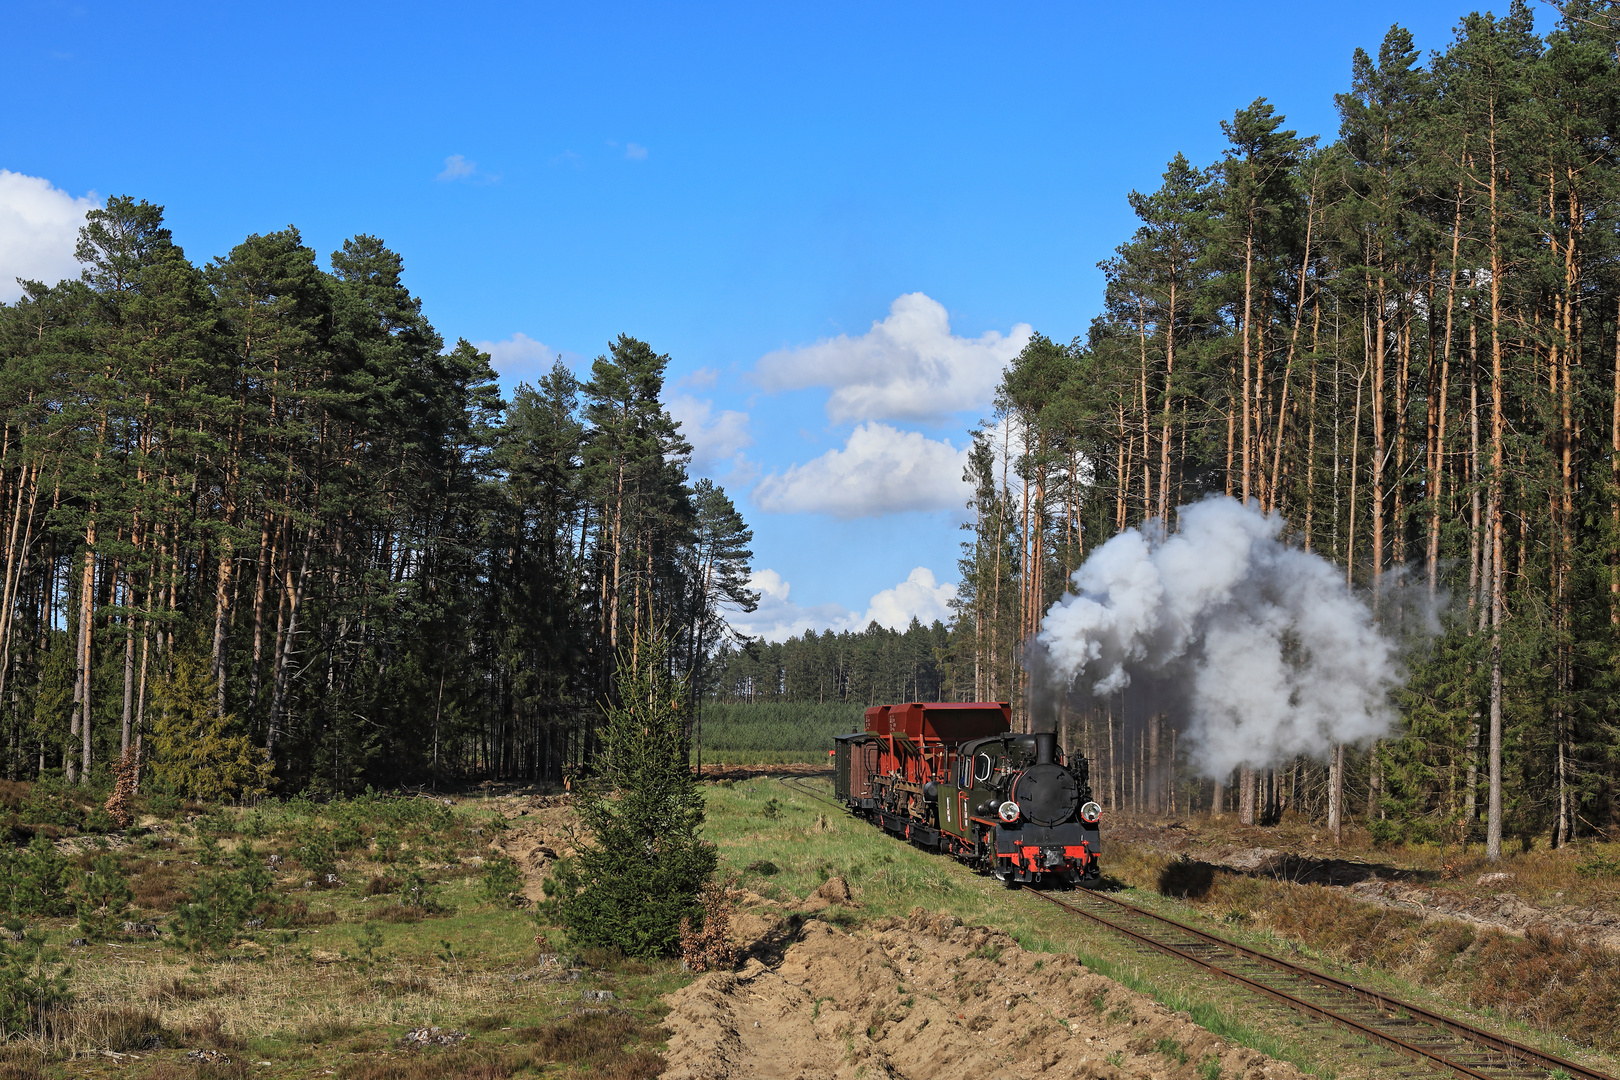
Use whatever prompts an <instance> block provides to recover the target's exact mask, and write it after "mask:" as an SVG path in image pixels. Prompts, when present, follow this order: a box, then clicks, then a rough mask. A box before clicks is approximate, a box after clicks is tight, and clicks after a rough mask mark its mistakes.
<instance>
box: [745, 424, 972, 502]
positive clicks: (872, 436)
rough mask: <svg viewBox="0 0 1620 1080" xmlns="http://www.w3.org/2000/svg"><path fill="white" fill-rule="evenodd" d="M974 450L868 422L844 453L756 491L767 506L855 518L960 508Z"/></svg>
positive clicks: (772, 479)
mask: <svg viewBox="0 0 1620 1080" xmlns="http://www.w3.org/2000/svg"><path fill="white" fill-rule="evenodd" d="M967 458H968V451H967V449H966V448H963V449H961V450H958V449H956V448H955V447H953V446H952V445H951V444H950V443H948V442H946V441H944V440H941V439H930V438H928V437H927V436H924V435H922V434H920V433H918V432H915V431H901V430H900V429H898V428H894V427H890V426H889V425H888V424H878V423H871V424H861V425H858V426H857V427H856V428H855V430H854V431H852V432H850V436H849V439H848V441H847V442H845V444H844V448H843V449H842V450H829V451H827V452H826V453H825V454H822V455H821V456H820V457H818V458H813V459H811V460H810V461H807V462H805V463H804V464H802V465H790V466H788V468H787V470H786V471H785V472H782V473H771V474H770V475H769V476H766V477H765V478H764V479H762V480H760V482H759V483H758V484H757V485H755V487H754V492H753V496H754V502H755V504H757V505H758V506H759V507H760V508H761V509H763V510H767V511H771V512H774V513H781V514H792V513H804V512H810V513H822V514H831V515H832V516H833V517H835V518H840V519H843V520H848V519H850V518H859V517H878V516H881V515H883V514H896V513H904V512H906V511H912V510H919V511H931V510H945V509H952V510H960V509H961V508H962V506H963V505H964V504H965V503H966V502H967V498H968V495H969V491H968V487H967V484H966V483H965V482H964V481H963V480H962V470H963V468H965V467H966V465H967Z"/></svg>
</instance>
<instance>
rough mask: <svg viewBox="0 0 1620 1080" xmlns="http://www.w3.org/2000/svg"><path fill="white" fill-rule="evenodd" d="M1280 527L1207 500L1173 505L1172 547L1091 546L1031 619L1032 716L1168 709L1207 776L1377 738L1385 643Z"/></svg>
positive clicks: (1152, 526)
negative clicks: (1051, 703)
mask: <svg viewBox="0 0 1620 1080" xmlns="http://www.w3.org/2000/svg"><path fill="white" fill-rule="evenodd" d="M1282 526H1283V521H1282V519H1281V518H1280V517H1278V516H1277V515H1274V514H1272V515H1266V514H1262V513H1260V512H1259V511H1258V510H1255V509H1253V508H1252V507H1246V506H1244V505H1242V504H1240V503H1238V502H1236V501H1235V500H1233V499H1229V498H1220V497H1212V498H1209V499H1206V500H1204V501H1203V502H1200V503H1197V504H1195V505H1192V506H1187V507H1184V508H1182V510H1181V518H1180V531H1179V532H1177V533H1175V534H1174V535H1170V536H1165V535H1163V533H1162V531H1161V530H1159V529H1158V528H1157V523H1156V522H1150V523H1149V524H1148V526H1147V528H1146V529H1144V530H1138V529H1131V530H1127V531H1126V532H1123V533H1121V534H1119V535H1118V536H1115V537H1114V538H1113V539H1111V540H1109V541H1108V542H1107V543H1106V544H1104V545H1103V546H1102V547H1100V548H1098V549H1097V550H1096V551H1095V552H1093V553H1092V555H1091V557H1090V558H1089V559H1087V560H1086V561H1085V564H1084V565H1082V566H1081V567H1080V569H1078V570H1076V571H1075V573H1074V578H1073V581H1074V586H1075V590H1076V592H1075V593H1073V594H1070V595H1067V596H1065V597H1063V598H1062V599H1061V600H1059V601H1058V602H1057V603H1055V604H1053V605H1052V607H1051V610H1049V611H1048V612H1047V613H1046V617H1045V619H1043V620H1042V622H1041V631H1040V634H1039V636H1038V637H1037V640H1036V647H1035V649H1034V650H1032V656H1031V661H1032V663H1031V667H1030V673H1031V682H1032V683H1033V684H1035V694H1034V700H1032V703H1031V704H1032V706H1033V709H1034V711H1036V712H1039V711H1041V700H1040V699H1041V698H1042V696H1047V697H1053V696H1056V695H1062V694H1065V693H1072V694H1075V695H1077V696H1078V697H1079V698H1080V699H1081V700H1082V701H1087V700H1089V701H1091V702H1093V703H1099V704H1101V703H1108V704H1110V705H1112V704H1113V703H1114V702H1117V701H1118V700H1119V699H1120V698H1121V697H1123V698H1126V699H1127V700H1129V701H1131V703H1132V706H1133V708H1132V709H1131V710H1130V711H1133V712H1136V713H1137V715H1142V714H1143V710H1144V709H1152V710H1161V711H1165V712H1168V713H1170V714H1171V717H1172V720H1173V721H1176V722H1177V726H1178V727H1180V728H1181V729H1182V731H1183V733H1184V737H1185V738H1186V740H1187V741H1188V743H1189V746H1188V750H1189V751H1190V753H1189V755H1188V760H1189V761H1190V762H1191V763H1192V764H1193V766H1194V768H1196V769H1197V771H1199V772H1200V773H1202V774H1203V775H1205V776H1211V777H1220V776H1225V775H1228V774H1229V773H1230V772H1231V771H1232V770H1233V769H1234V768H1236V767H1237V766H1239V765H1250V766H1254V767H1264V766H1268V765H1275V764H1280V763H1282V762H1285V761H1287V760H1289V759H1291V758H1293V757H1294V756H1295V755H1299V754H1304V755H1307V756H1310V757H1315V758H1322V757H1325V756H1326V755H1327V753H1328V751H1329V749H1330V748H1331V746H1332V745H1333V744H1334V743H1339V742H1343V743H1354V742H1362V741H1365V740H1369V739H1375V738H1379V737H1382V736H1383V735H1385V734H1387V733H1388V732H1389V730H1390V727H1391V725H1392V723H1393V720H1394V714H1393V710H1392V708H1391V705H1390V702H1389V694H1390V691H1391V690H1392V689H1394V688H1395V687H1396V686H1397V685H1398V684H1399V682H1400V679H1401V677H1402V668H1401V664H1400V658H1399V651H1398V647H1397V645H1396V642H1395V641H1394V640H1393V639H1392V638H1391V637H1389V636H1386V635H1385V634H1383V633H1381V632H1380V630H1379V628H1378V626H1377V625H1376V624H1375V623H1374V621H1373V613H1372V612H1371V611H1370V610H1369V609H1368V607H1367V605H1366V604H1365V603H1363V602H1362V601H1361V599H1359V598H1358V597H1357V596H1356V595H1355V594H1354V593H1353V592H1351V590H1350V589H1349V587H1348V586H1346V584H1345V581H1344V572H1343V571H1342V570H1340V569H1339V568H1337V567H1335V566H1333V564H1331V563H1329V562H1328V561H1327V560H1325V559H1323V558H1322V557H1320V556H1318V555H1314V554H1312V553H1310V552H1307V551H1301V550H1298V549H1296V548H1290V547H1287V546H1285V545H1284V544H1283V543H1282V542H1281V541H1280V540H1279V539H1278V534H1279V533H1280V532H1281V530H1282Z"/></svg>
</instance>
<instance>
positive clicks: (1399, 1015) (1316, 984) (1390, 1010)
mask: <svg viewBox="0 0 1620 1080" xmlns="http://www.w3.org/2000/svg"><path fill="white" fill-rule="evenodd" d="M778 779H779V780H780V782H781V783H782V784H783V785H784V786H786V787H788V788H790V789H791V790H793V791H794V792H796V793H798V794H800V795H803V796H805V797H806V798H810V799H814V800H815V801H817V802H821V803H825V804H827V805H828V806H831V807H834V808H835V809H838V810H840V811H845V812H847V810H848V808H847V807H845V806H844V805H843V804H842V803H839V802H836V801H835V800H832V799H828V798H825V797H823V796H822V795H820V794H818V793H817V792H815V791H813V790H811V789H810V787H809V785H808V784H806V783H805V782H803V781H802V780H799V779H798V778H796V777H787V776H784V777H779V778H778ZM1024 891H1025V892H1027V893H1030V894H1031V895H1033V896H1035V897H1036V898H1038V899H1040V900H1042V901H1044V902H1046V903H1048V904H1052V905H1054V906H1056V907H1059V908H1063V909H1064V910H1066V911H1069V912H1071V913H1073V914H1075V915H1078V916H1081V917H1083V918H1085V919H1088V920H1090V921H1091V922H1094V923H1097V924H1100V925H1102V926H1105V927H1107V928H1109V929H1111V930H1113V931H1115V932H1116V933H1119V934H1122V935H1124V936H1125V937H1128V938H1130V939H1132V940H1134V941H1136V942H1138V943H1140V944H1142V945H1146V946H1148V947H1149V948H1152V949H1154V950H1156V951H1158V952H1161V953H1164V954H1165V955H1167V956H1172V957H1175V958H1177V959H1179V960H1183V961H1185V962H1187V963H1189V964H1192V965H1194V966H1196V967H1199V968H1201V969H1203V970H1205V971H1208V972H1210V973H1212V974H1215V975H1218V976H1220V977H1221V978H1224V979H1227V980H1229V981H1231V982H1234V983H1237V984H1238V985H1240V986H1243V987H1244V988H1246V989H1248V990H1250V991H1252V992H1254V993H1257V994H1259V995H1260V996H1262V997H1265V998H1267V999H1269V1000H1271V1001H1275V1002H1277V1003H1278V1004H1281V1005H1285V1006H1287V1007H1288V1008H1290V1009H1293V1010H1294V1011H1296V1012H1299V1013H1301V1014H1303V1015H1304V1016H1306V1017H1309V1018H1311V1019H1313V1020H1316V1021H1318V1022H1322V1023H1327V1024H1331V1025H1333V1026H1335V1027H1338V1028H1340V1029H1342V1030H1345V1031H1348V1032H1351V1033H1353V1034H1355V1035H1357V1036H1359V1037H1361V1038H1363V1039H1367V1040H1368V1041H1370V1042H1373V1043H1376V1044H1378V1045H1381V1046H1384V1047H1387V1048H1389V1049H1391V1050H1394V1051H1397V1052H1398V1053H1401V1054H1403V1055H1406V1056H1408V1057H1410V1058H1412V1059H1415V1062H1420V1063H1422V1064H1423V1065H1424V1066H1426V1067H1427V1068H1428V1069H1431V1070H1432V1069H1439V1070H1441V1071H1443V1072H1447V1073H1450V1074H1451V1075H1454V1076H1464V1077H1470V1078H1473V1080H1529V1078H1532V1077H1534V1078H1536V1080H1544V1078H1546V1077H1548V1076H1549V1075H1551V1076H1557V1075H1559V1074H1560V1073H1562V1074H1564V1075H1566V1076H1568V1077H1570V1078H1571V1080H1615V1078H1614V1077H1612V1076H1610V1075H1609V1074H1607V1073H1603V1072H1598V1071H1597V1070H1595V1069H1591V1068H1588V1067H1587V1066H1584V1065H1581V1064H1579V1063H1578V1062H1574V1061H1569V1060H1567V1059H1565V1058H1561V1057H1558V1056H1557V1055H1554V1054H1549V1053H1545V1052H1543V1051H1540V1050H1536V1049H1534V1048H1533V1047H1529V1046H1525V1045H1523V1044H1522V1043H1518V1042H1515V1041H1513V1040H1511V1039H1507V1038H1504V1037H1503V1036H1500V1035H1496V1034H1494V1033H1492V1032H1488V1031H1485V1030H1484V1029H1482V1028H1478V1027H1475V1026H1474V1025H1472V1024H1468V1023H1465V1022H1463V1021H1461V1020H1457V1019H1454V1018H1452V1017H1449V1016H1445V1015H1443V1014H1441V1013H1436V1012H1433V1011H1432V1010H1429V1009H1425V1008H1423V1007H1422V1006H1419V1005H1413V1004H1411V1003H1409V1002H1406V1001H1401V1000H1400V999H1398V998H1394V997H1391V996H1390V995H1388V994H1385V993H1383V992H1382V991H1379V990H1374V989H1371V988H1368V987H1364V986H1359V985H1357V984H1355V983H1351V982H1347V981H1345V980H1343V979H1339V978H1336V977H1334V976H1332V975H1326V974H1323V973H1322V972H1319V971H1315V970H1313V969H1311V968H1307V967H1303V966H1301V965H1299V964H1295V963H1292V962H1291V961H1287V960H1283V959H1281V958H1279V957H1275V956H1271V955H1270V954H1268V953H1264V952H1261V951H1259V950H1257V949H1252V948H1250V947H1248V946H1246V945H1241V944H1239V943H1237V942H1235V941H1230V940H1228V939H1226V938H1222V937H1219V936H1217V935H1214V934H1210V933H1208V932H1206V931H1203V930H1199V929H1196V928H1194V927H1191V926H1188V925H1186V924H1185V923H1181V922H1177V921H1176V920H1174V919H1171V918H1168V917H1166V916H1163V915H1159V914H1157V913H1155V912H1152V911H1149V910H1147V909H1145V908H1142V907H1138V906H1137V905H1135V904H1132V903H1129V902H1127V901H1124V900H1120V899H1118V898H1116V897H1112V896H1109V895H1107V894H1106V893H1102V892H1088V891H1086V890H1077V891H1075V892H1073V893H1068V894H1066V896H1067V897H1068V898H1067V899H1060V898H1058V897H1056V896H1053V895H1051V894H1050V893H1048V892H1045V891H1042V890H1040V889H1034V888H1030V887H1029V886H1027V885H1026V886H1024Z"/></svg>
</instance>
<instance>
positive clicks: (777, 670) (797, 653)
mask: <svg viewBox="0 0 1620 1080" xmlns="http://www.w3.org/2000/svg"><path fill="white" fill-rule="evenodd" d="M951 641H952V637H951V633H950V631H949V630H947V629H946V627H945V624H944V623H943V622H940V621H938V620H937V619H936V620H935V621H934V624H933V625H932V626H924V625H923V624H922V623H921V622H920V621H919V620H917V619H915V618H913V619H912V620H911V625H910V626H908V627H906V629H905V630H903V631H898V630H890V629H888V628H887V627H884V626H881V625H879V624H878V623H875V622H874V623H871V624H869V625H868V626H867V627H866V629H865V630H859V631H854V630H842V631H838V632H836V633H835V632H834V631H832V630H824V631H822V632H820V633H817V632H816V631H814V630H807V631H805V632H804V633H803V634H802V635H800V636H797V637H790V638H788V639H787V640H786V641H782V642H776V643H771V642H762V641H754V642H750V643H748V644H745V645H743V646H741V647H738V646H735V645H733V644H730V643H726V644H723V645H722V646H721V647H720V650H719V652H718V653H717V654H716V656H715V658H714V663H713V667H712V672H713V675H712V678H713V680H714V681H713V684H712V689H711V691H710V692H711V694H712V696H713V699H714V700H716V701H720V702H774V701H794V702H801V701H802V702H846V703H849V704H853V705H859V706H860V707H861V708H863V709H864V708H865V707H866V706H868V705H882V704H888V703H891V702H897V701H949V700H957V699H958V695H959V693H960V692H962V691H963V690H967V689H971V687H972V683H971V673H970V674H969V680H970V681H969V682H967V683H966V684H962V683H960V682H959V681H958V679H959V675H958V671H957V669H956V668H955V667H954V666H953V664H952V661H951V655H952V654H951Z"/></svg>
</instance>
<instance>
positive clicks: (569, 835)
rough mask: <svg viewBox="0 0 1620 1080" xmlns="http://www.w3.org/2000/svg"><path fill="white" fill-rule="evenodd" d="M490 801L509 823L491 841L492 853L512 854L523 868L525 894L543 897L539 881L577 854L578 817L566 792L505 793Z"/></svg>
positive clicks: (536, 897)
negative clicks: (524, 794)
mask: <svg viewBox="0 0 1620 1080" xmlns="http://www.w3.org/2000/svg"><path fill="white" fill-rule="evenodd" d="M490 802H491V803H492V804H494V805H495V806H498V807H499V808H500V812H501V816H502V817H504V818H505V819H506V822H507V826H506V829H505V831H503V832H501V833H500V834H499V835H498V836H496V837H495V838H494V839H493V840H491V841H490V842H489V849H490V851H492V852H498V853H500V854H503V855H506V856H509V857H510V858H512V859H514V860H516V861H517V864H518V867H519V869H521V870H522V871H523V895H524V896H526V897H528V898H529V899H530V900H533V901H538V900H541V899H543V898H544V893H542V892H541V891H540V883H541V882H542V881H544V880H545V879H546V875H547V874H549V873H550V872H551V871H550V867H551V864H552V863H554V862H556V861H557V860H558V859H560V858H567V857H568V856H570V855H573V854H574V853H575V847H576V846H577V845H578V844H579V842H580V838H581V837H580V830H579V819H578V818H576V817H575V816H574V811H573V807H572V806H571V805H570V803H571V802H572V800H571V798H570V797H569V796H567V795H529V796H516V795H506V796H501V797H499V798H496V799H491V800H490Z"/></svg>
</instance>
